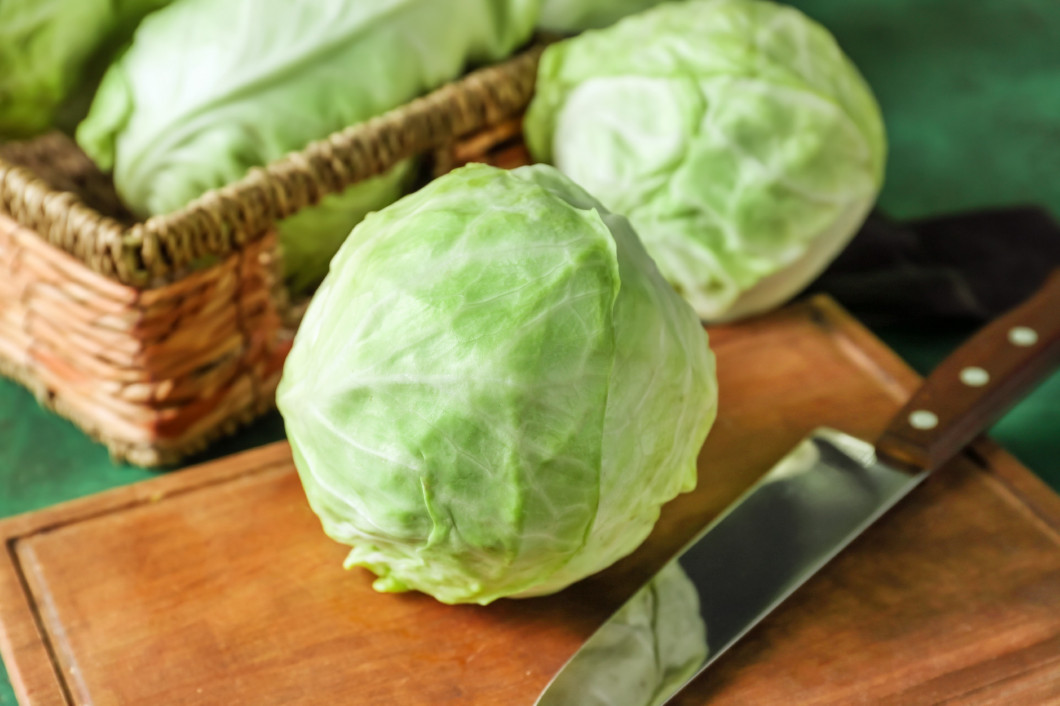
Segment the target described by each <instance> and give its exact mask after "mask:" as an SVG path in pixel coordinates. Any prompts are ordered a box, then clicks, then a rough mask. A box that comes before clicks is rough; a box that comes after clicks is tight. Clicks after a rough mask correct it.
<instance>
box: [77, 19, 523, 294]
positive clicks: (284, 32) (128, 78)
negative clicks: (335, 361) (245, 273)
mask: <svg viewBox="0 0 1060 706" xmlns="http://www.w3.org/2000/svg"><path fill="white" fill-rule="evenodd" d="M537 13H538V5H537V0H372V1H365V0H297V1H296V0H177V1H176V2H174V3H173V4H172V5H169V6H168V7H166V8H165V9H163V10H160V11H159V12H157V13H155V14H153V15H151V16H150V17H148V18H147V19H146V20H145V21H144V22H143V23H142V24H141V26H140V27H139V29H138V30H137V32H136V35H135V37H134V39H133V43H132V45H131V47H130V48H129V50H128V51H127V52H126V53H125V54H124V55H123V57H122V58H121V59H120V61H118V62H117V63H116V64H115V65H114V66H112V67H111V69H110V70H109V71H108V72H107V74H106V75H105V76H104V79H103V82H102V84H101V86H100V89H99V92H98V93H97V95H96V98H95V100H94V101H93V104H92V108H91V111H90V112H89V115H88V117H87V118H86V119H85V120H84V121H83V122H82V123H81V125H80V126H79V127H78V131H77V139H78V142H79V143H80V145H81V146H82V148H84V150H85V152H86V153H87V154H88V155H89V156H90V157H92V159H93V160H94V161H95V162H96V163H97V164H98V165H99V166H100V167H101V168H103V169H107V170H110V169H113V172H114V182H115V185H116V186H117V189H118V192H119V194H120V195H121V196H122V199H123V200H124V201H125V202H126V203H127V204H128V205H129V207H130V208H132V209H133V210H134V211H135V212H136V213H137V214H138V215H140V216H148V215H152V214H160V213H168V212H170V211H173V210H176V209H178V208H180V207H182V206H184V205H185V204H187V203H188V202H189V201H191V200H193V199H195V198H196V197H198V196H200V195H202V194H203V193H205V192H206V191H209V190H211V189H215V188H218V187H221V186H224V185H225V184H229V183H231V182H233V181H236V180H237V179H240V178H242V177H243V176H244V175H245V174H246V172H247V170H248V169H249V168H251V167H254V166H259V165H263V164H267V163H269V162H271V161H274V160H276V159H279V158H281V157H283V156H285V155H287V154H288V153H290V152H293V151H297V150H301V149H302V148H304V147H305V146H306V145H307V144H308V143H309V142H311V141H313V140H319V139H322V138H324V137H327V136H328V135H330V134H331V133H333V132H335V131H337V130H341V129H343V128H345V127H347V126H350V125H354V124H356V123H360V122H363V121H365V120H368V119H369V118H372V117H375V116H377V115H379V114H381V113H384V112H386V111H388V110H390V109H392V108H396V107H397V106H399V105H402V104H404V103H406V102H408V101H409V100H411V99H413V98H415V97H417V96H419V95H420V94H422V93H424V92H426V91H428V90H430V89H433V88H436V87H438V86H440V85H442V84H443V83H445V82H447V81H450V80H452V79H454V78H457V77H458V76H460V75H461V74H462V73H463V72H464V71H466V70H467V69H468V68H469V67H470V66H472V65H475V64H481V63H488V62H492V61H497V60H499V59H501V58H504V57H505V56H507V55H508V54H510V53H511V52H512V51H513V50H514V49H516V48H517V47H518V46H520V45H521V44H522V43H524V42H525V41H526V40H527V39H528V38H529V36H530V34H531V33H532V31H533V26H534V22H535V21H536V19H537ZM410 173H411V168H410V165H409V164H408V163H403V164H401V165H399V166H398V167H396V168H394V169H392V170H391V171H389V172H387V173H386V174H384V175H382V176H380V177H377V178H375V179H371V180H367V181H364V182H360V183H358V184H354V185H353V186H352V187H350V188H349V189H347V190H346V191H344V192H343V193H342V194H340V195H333V196H330V197H328V198H327V199H325V201H324V203H323V204H322V205H321V206H320V207H319V208H310V209H305V210H303V211H300V212H298V213H297V214H296V215H295V216H294V217H293V218H292V219H290V220H288V221H285V222H283V223H281V224H280V227H279V236H280V241H281V243H282V245H283V248H284V251H285V255H284V259H285V266H286V269H287V278H288V282H289V284H290V285H291V286H292V287H293V288H295V289H296V290H297V289H303V288H306V287H309V286H311V285H313V284H316V283H317V282H319V280H320V279H321V278H323V276H324V274H325V273H326V272H327V265H328V262H329V261H330V259H331V257H332V256H333V255H334V254H335V251H336V250H337V249H338V246H339V245H340V244H341V242H342V239H343V238H345V236H346V235H348V234H349V232H350V229H351V228H352V227H353V225H354V224H355V223H356V222H357V221H359V220H360V219H361V218H362V217H363V216H364V214H365V213H367V212H368V211H371V210H374V209H377V208H381V207H383V206H385V205H386V204H388V203H390V202H392V201H394V200H395V199H397V198H398V197H399V196H400V195H401V194H402V193H404V191H405V189H406V187H407V185H408V182H409V179H408V177H409V175H410Z"/></svg>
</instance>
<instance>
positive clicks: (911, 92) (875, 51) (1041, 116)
mask: <svg viewBox="0 0 1060 706" xmlns="http://www.w3.org/2000/svg"><path fill="white" fill-rule="evenodd" d="M794 4H795V5H796V6H798V7H800V8H802V9H803V10H804V11H806V12H807V13H808V14H810V15H811V16H813V17H815V18H816V19H818V20H820V21H821V22H822V23H823V24H824V25H826V26H827V27H829V28H830V29H831V30H832V31H833V32H834V33H835V34H836V36H837V37H838V38H839V41H840V43H841V44H842V45H843V46H844V48H845V49H846V51H847V52H848V53H849V54H850V56H851V57H852V58H853V59H854V61H855V63H857V64H858V66H859V67H860V68H861V69H862V71H863V73H864V74H865V77H866V78H867V79H868V81H869V83H870V84H871V85H872V86H873V88H874V89H875V91H876V94H877V96H878V98H879V100H880V103H881V105H882V107H883V111H884V116H885V120H886V123H887V128H888V134H889V139H890V145H891V148H890V159H889V164H888V170H887V183H886V186H885V188H884V190H883V193H882V195H881V198H880V206H881V209H882V210H883V211H884V212H886V213H887V214H889V215H891V216H893V217H897V218H915V217H919V216H928V215H940V214H946V213H951V212H954V211H959V210H964V209H971V208H979V207H987V206H1004V205H1017V204H1020V205H1022V204H1039V205H1042V206H1045V207H1047V208H1048V209H1049V210H1050V211H1051V212H1052V214H1053V215H1054V216H1056V217H1058V218H1060V3H1057V2H1056V0H978V1H975V2H968V0H798V1H797V2H795V3H794ZM876 333H878V334H879V335H880V336H881V337H882V338H883V340H884V341H885V342H886V343H888V344H889V345H890V346H891V347H892V348H894V349H895V350H896V351H897V352H898V353H899V354H900V355H901V356H903V357H904V358H905V359H906V360H907V361H909V363H910V364H911V365H912V366H913V367H914V368H916V369H917V370H919V371H921V372H924V371H926V370H927V369H929V368H930V367H932V366H933V365H934V364H935V363H936V362H938V361H939V360H940V359H941V357H942V356H944V355H945V354H946V353H947V352H949V351H950V350H952V348H953V347H954V346H955V345H956V344H957V343H958V342H959V341H960V340H961V339H962V338H963V337H964V336H966V335H968V334H969V333H970V331H969V330H964V329H961V328H957V327H951V328H946V329H944V330H937V329H936V330H932V331H923V330H914V329H902V328H890V329H886V330H878V331H877V332H876ZM991 433H992V435H993V436H994V438H995V439H996V440H998V441H999V442H1000V443H1001V444H1002V445H1004V446H1005V447H1006V448H1007V449H1008V450H1009V451H1010V452H1012V453H1013V454H1014V455H1015V456H1016V457H1017V458H1018V459H1020V460H1021V461H1022V462H1023V463H1024V464H1025V465H1026V466H1028V467H1029V468H1030V469H1031V470H1033V471H1034V472H1036V473H1037V474H1039V475H1040V477H1042V478H1043V479H1045V481H1046V482H1048V483H1050V484H1051V485H1052V486H1053V487H1054V488H1057V489H1060V461H1058V459H1060V375H1054V376H1053V377H1052V378H1051V379H1050V380H1049V381H1047V383H1046V384H1045V385H1043V386H1042V387H1041V388H1039V389H1038V390H1037V391H1036V392H1034V393H1033V394H1032V395H1031V396H1030V397H1028V398H1027V399H1026V400H1025V401H1023V402H1022V403H1021V404H1020V405H1019V406H1017V407H1016V408H1015V409H1014V410H1012V411H1011V412H1010V413H1009V414H1008V415H1006V416H1005V417H1004V419H1002V421H1001V422H1000V423H998V424H997V425H996V426H995V427H994V429H993V430H992V431H991ZM282 437H283V425H282V422H281V420H280V419H279V417H278V415H276V414H275V413H273V414H271V415H269V416H267V417H266V418H264V419H263V420H261V421H260V422H258V423H256V424H255V425H253V426H252V427H251V428H249V429H247V430H246V431H244V432H242V433H240V434H239V435H238V436H237V437H235V438H233V439H231V440H228V441H226V442H224V443H222V444H219V445H217V446H215V447H213V448H212V449H211V450H210V452H209V454H207V455H205V456H202V457H199V458H197V459H193V460H192V461H193V462H195V461H202V460H206V459H207V458H212V457H216V456H220V455H225V454H228V453H233V452H235V451H238V450H241V449H245V448H250V447H253V446H256V445H259V444H262V443H265V442H268V441H273V440H276V439H280V438H282ZM158 473H159V471H148V470H144V469H139V468H132V467H128V466H121V465H116V464H114V463H112V462H111V460H110V459H109V457H108V455H107V452H106V450H105V449H104V448H103V447H102V446H99V445H97V444H95V443H93V442H92V441H90V440H89V439H88V438H86V437H85V436H84V435H83V434H82V433H81V432H79V431H78V430H77V429H76V428H75V427H74V426H73V425H71V424H70V423H69V422H66V421H65V420H63V419H61V418H59V417H57V416H55V415H53V414H51V413H49V412H47V411H45V410H43V409H42V408H40V407H39V406H38V405H37V403H36V401H35V400H34V398H33V397H32V395H30V394H29V393H28V392H26V391H25V390H23V389H22V388H20V387H18V386H17V385H15V384H14V383H11V382H8V381H6V380H0V517H4V516H8V515H13V514H17V513H21V512H26V511H30V510H34V509H38V508H41V507H45V506H48V505H52V504H55V503H58V502H61V501H64V500H69V499H72V498H76V497H80V496H83V495H87V494H90V493H95V492H98V491H102V490H105V489H108V488H113V487H116V486H119V485H123V484H127V483H133V482H136V481H139V480H143V479H146V478H150V477H152V476H154V475H157V474H158ZM14 703H15V700H14V696H13V694H12V691H11V689H10V685H9V684H8V682H7V681H6V679H5V676H4V673H3V671H2V670H0V706H9V705H13V704H14Z"/></svg>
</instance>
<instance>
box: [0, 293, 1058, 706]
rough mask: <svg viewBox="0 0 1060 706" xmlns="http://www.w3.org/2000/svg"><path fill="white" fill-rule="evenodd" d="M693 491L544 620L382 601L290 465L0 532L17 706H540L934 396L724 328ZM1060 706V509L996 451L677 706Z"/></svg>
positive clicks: (201, 474)
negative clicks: (751, 516) (611, 643)
mask: <svg viewBox="0 0 1060 706" xmlns="http://www.w3.org/2000/svg"><path fill="white" fill-rule="evenodd" d="M711 340H712V345H713V347H714V349H715V351H716V352H717V356H718V367H719V378H720V389H721V401H720V411H719V417H718V421H717V424H716V426H715V428H714V430H713V431H712V432H711V435H710V437H709V438H708V440H707V443H706V445H705V446H704V448H703V450H702V452H701V454H700V463H699V468H700V483H699V486H698V488H697V489H696V490H695V491H694V492H692V493H689V494H686V495H684V496H681V497H680V498H678V499H676V500H674V501H673V502H671V503H670V504H669V505H667V506H666V507H665V508H664V511H663V515H662V517H661V519H660V521H659V524H658V526H657V527H656V529H655V531H654V532H653V534H652V535H651V537H650V538H649V539H648V541H647V542H646V543H645V544H644V545H643V546H641V547H640V549H638V550H637V552H635V553H634V554H633V555H631V556H629V557H627V558H626V559H624V560H623V561H621V562H619V563H618V564H616V565H615V566H613V567H611V568H610V569H608V570H606V571H604V572H601V573H600V574H598V575H596V576H593V577H591V578H589V579H587V580H585V581H582V582H580V583H578V584H576V585H575V586H572V587H571V588H569V589H567V590H565V591H563V592H561V593H559V594H556V595H554V596H548V597H543V598H536V599H530V600H501V601H498V602H496V603H494V604H492V605H490V606H485V607H482V606H446V605H442V604H440V603H438V602H436V601H434V600H433V599H431V598H429V597H427V596H424V595H421V594H402V595H394V594H378V593H375V592H373V591H372V589H371V585H370V584H371V576H370V575H369V574H367V573H366V572H364V571H362V570H359V569H358V570H354V571H350V572H347V571H344V570H343V569H342V567H341V563H342V559H343V557H344V555H345V553H346V552H345V549H344V548H343V547H342V546H339V545H337V544H335V543H334V542H332V541H331V540H329V539H328V538H327V537H325V536H324V535H323V533H322V532H321V530H320V525H319V522H318V521H317V519H316V517H315V516H314V515H313V514H312V513H311V511H310V510H309V508H308V506H307V505H306V502H305V499H304V496H303V494H302V491H301V487H300V485H299V482H298V478H297V475H296V473H295V471H294V469H293V467H292V465H291V462H290V456H289V450H288V448H287V446H286V445H285V444H276V445H272V446H269V447H264V448H261V449H257V450H254V451H251V452H247V453H243V454H240V455H237V456H232V457H229V458H226V459H222V460H220V461H215V462H212V463H210V464H207V465H204V466H200V467H197V468H193V469H189V470H185V471H181V472H178V473H174V474H172V475H169V476H166V477H163V478H159V479H157V480H152V481H147V482H143V483H138V484H134V485H131V486H127V487H124V488H119V489H116V490H113V491H108V492H106V493H103V494H101V495H97V496H93V497H89V498H85V499H82V500H79V501H75V502H72V503H68V504H65V505H60V506H57V507H54V508H50V509H47V510H43V511H39V512H36V513H31V514H28V515H23V516H20V517H16V518H12V519H9V520H7V521H4V522H3V523H0V538H3V540H4V547H5V550H6V551H5V552H4V554H3V556H2V557H0V653H2V655H3V658H4V660H5V663H6V665H7V667H8V669H9V671H10V674H11V678H12V683H13V685H14V687H15V690H16V693H17V694H18V697H19V699H20V701H21V702H22V703H23V704H40V705H46V706H51V705H52V704H67V703H78V704H99V705H104V704H158V705H162V704H244V703H246V704H255V705H260V704H303V703H304V704H340V703H341V704H491V705H495V704H515V705H518V704H527V705H529V704H532V703H533V701H534V699H535V698H536V695H537V693H538V691H539V690H540V689H541V688H542V687H543V686H544V685H545V683H546V682H547V681H548V680H549V678H550V677H551V675H552V674H553V673H554V672H555V671H556V670H557V669H558V668H559V667H560V666H561V665H562V664H563V662H564V661H565V660H566V659H567V658H568V657H569V656H570V655H571V654H572V653H573V652H574V651H575V650H576V649H577V648H578V646H579V645H580V644H581V643H582V642H583V641H584V640H585V638H586V637H588V635H589V634H590V633H591V632H592V631H593V630H594V629H595V627H596V626H597V625H599V624H600V623H601V622H602V621H603V620H604V618H606V616H607V615H608V614H609V613H610V612H611V611H612V610H613V609H615V608H616V607H617V606H618V605H619V604H620V603H621V601H622V600H624V599H625V598H626V597H628V596H629V595H630V594H631V593H632V592H633V590H635V588H636V587H637V586H638V585H639V584H640V583H641V582H642V581H643V580H645V579H646V578H647V577H649V576H650V575H651V574H652V572H653V571H654V570H655V569H656V568H658V567H659V566H660V565H661V564H662V562H664V561H665V559H666V558H667V557H669V556H670V555H672V554H673V552H674V551H676V550H677V549H678V548H679V547H680V546H681V545H682V544H683V543H684V541H685V540H686V539H688V538H689V537H691V536H692V535H694V534H695V533H696V531H697V530H698V529H700V528H701V527H702V526H703V525H704V524H706V523H707V522H709V520H710V519H712V518H713V517H714V516H715V515H716V514H717V513H718V512H719V511H721V510H722V509H723V508H724V507H725V506H726V504H727V503H729V502H731V501H732V500H733V499H734V498H735V497H736V496H737V495H738V494H739V493H740V492H741V491H742V490H744V489H745V488H746V487H747V486H749V485H750V484H751V483H752V482H753V481H754V480H755V479H756V478H757V477H758V476H760V475H761V474H762V473H764V472H765V471H766V470H767V469H768V468H769V467H770V466H771V465H772V463H773V462H774V461H776V460H777V459H778V458H780V457H781V456H783V455H784V453H785V452H786V451H787V450H788V449H789V448H790V447H791V446H793V445H794V444H795V443H796V442H797V441H798V440H799V439H801V438H802V437H803V436H804V435H805V434H806V433H807V432H808V431H810V430H811V429H813V428H814V427H817V426H820V425H830V426H834V427H837V428H839V429H842V430H844V431H847V432H850V433H854V434H858V435H861V436H863V437H866V438H869V439H872V438H875V436H876V435H877V434H878V433H879V432H880V431H881V430H882V428H883V425H884V424H885V423H886V421H887V419H888V418H889V417H890V415H892V414H893V413H894V412H895V411H896V410H897V409H898V408H899V407H900V406H901V403H902V402H903V401H904V399H905V397H906V396H907V395H908V391H909V390H910V389H911V388H912V387H913V386H914V385H915V383H916V381H917V378H916V376H915V374H914V373H912V372H911V371H910V370H909V369H908V368H907V367H906V366H905V365H904V364H902V363H901V362H900V361H899V360H898V359H897V358H896V357H895V356H894V355H893V354H892V353H890V352H889V351H888V350H887V349H886V348H884V347H883V345H882V344H881V343H879V342H878V341H877V340H876V339H875V338H873V337H872V336H871V334H869V333H868V332H867V331H866V330H865V329H863V328H862V327H861V326H859V325H858V324H857V323H856V322H854V321H853V320H852V319H850V317H849V316H847V315H846V314H844V313H843V312H842V311H841V310H840V309H839V308H838V307H836V306H835V305H834V304H833V303H831V302H830V301H829V300H827V299H824V298H818V299H814V300H811V301H810V302H807V303H803V304H800V305H796V306H793V307H790V308H788V309H785V310H783V311H780V312H777V313H775V314H772V315H770V316H767V317H763V318H760V319H755V320H752V321H749V322H745V323H741V324H738V325H733V326H727V327H719V328H714V329H711ZM1051 702H1060V498H1058V496H1056V495H1055V494H1054V493H1052V491H1050V490H1049V489H1048V488H1047V487H1046V486H1044V485H1043V484H1042V483H1041V482H1040V481H1038V480H1036V478H1035V477H1034V476H1033V475H1032V474H1031V473H1030V472H1028V471H1027V470H1026V469H1024V468H1022V467H1021V466H1020V465H1019V464H1018V463H1016V462H1015V461H1014V460H1013V459H1012V458H1011V457H1010V456H1008V455H1007V454H1006V453H1005V452H1004V451H1003V450H1001V449H1000V448H998V447H997V446H996V445H994V444H992V443H991V442H989V441H988V440H980V441H978V442H977V443H976V444H975V445H974V446H973V448H972V449H970V450H969V451H967V452H966V453H964V454H963V455H961V456H960V457H958V458H957V459H956V460H955V461H954V462H952V463H950V464H947V465H946V466H945V467H944V468H943V469H941V470H940V471H939V472H938V473H937V474H936V475H935V476H933V477H932V478H930V479H929V480H928V481H927V482H926V483H925V484H924V485H922V486H921V487H920V488H918V489H917V490H915V491H914V492H913V493H912V495H911V496H910V497H908V498H907V499H906V500H904V501H903V502H902V503H901V504H900V505H899V506H898V507H897V508H895V509H894V510H893V511H891V512H890V513H889V514H888V515H886V516H885V517H884V518H883V519H881V520H880V521H879V522H878V523H877V524H876V525H874V526H873V527H872V528H870V529H869V530H868V532H866V534H864V535H863V536H862V537H861V538H859V539H858V540H856V541H855V542H854V544H853V545H852V546H851V547H849V548H848V549H847V550H846V551H844V552H843V553H842V554H841V555H840V556H839V557H838V558H837V559H836V560H835V561H834V562H833V563H832V564H830V565H829V566H828V567H826V568H825V569H824V570H823V571H822V572H821V573H820V574H818V575H817V576H816V577H815V578H813V579H811V581H810V582H809V583H808V584H807V585H806V586H805V587H804V588H803V589H801V590H800V591H799V592H798V593H797V594H796V595H795V596H794V597H792V598H791V599H789V601H788V602H787V603H785V604H784V605H783V606H781V608H779V609H778V610H777V612H775V613H774V614H773V615H772V616H770V617H769V618H767V619H766V620H765V621H764V622H763V623H762V624H761V625H760V626H759V627H757V628H756V629H755V630H753V631H752V632H751V633H750V635H749V636H748V637H747V638H745V640H744V641H743V642H741V643H740V644H739V645H737V646H736V647H735V648H733V650H732V651H731V652H729V653H728V654H727V655H725V656H723V657H722V658H721V659H719V661H718V662H717V663H716V664H715V665H714V666H713V667H712V668H711V669H710V670H709V671H708V672H707V673H706V674H704V675H703V676H701V677H700V678H699V679H698V680H696V681H695V682H694V683H693V684H692V685H691V687H690V688H689V689H687V690H686V692H685V693H684V694H683V695H682V696H681V697H679V699H678V703H681V704H703V703H711V704H762V705H765V706H768V705H770V704H857V703H868V704H903V705H904V704H935V703H947V704H995V703H997V704H1000V703H1005V704H1009V703H1034V704H1042V703H1051Z"/></svg>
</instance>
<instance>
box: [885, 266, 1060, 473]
mask: <svg viewBox="0 0 1060 706" xmlns="http://www.w3.org/2000/svg"><path fill="white" fill-rule="evenodd" d="M1058 364H1060V270H1054V271H1053V273H1052V274H1051V275H1050V276H1049V278H1048V279H1047V280H1046V282H1045V284H1044V285H1043V286H1042V287H1041V289H1039V290H1038V292H1037V293H1036V294H1035V295H1034V296H1032V297H1031V298H1030V299H1028V300H1027V301H1026V302H1024V303H1023V304H1021V305H1019V306H1018V307H1016V308H1015V309H1013V310H1011V311H1009V312H1008V313H1006V314H1004V315H1003V316H1001V317H1000V318H999V319H997V320H995V321H994V322H992V323H990V324H988V325H987V326H986V327H984V328H983V329H982V330H980V331H979V332H978V333H976V334H975V335H974V336H972V337H971V338H970V339H969V340H968V341H967V342H966V343H964V344H963V345H962V346H961V347H960V348H958V349H957V350H956V351H954V352H953V353H952V354H950V356H949V357H948V358H946V359H945V360H944V361H942V363H940V364H939V366H938V367H937V368H935V370H934V371H933V372H932V373H931V374H930V375H928V377H927V379H925V380H924V383H923V385H921V386H920V388H919V389H918V390H917V391H916V392H914V393H913V396H912V397H911V398H910V400H909V403H908V404H906V406H905V407H903V408H902V410H901V411H900V412H899V413H898V414H897V415H895V417H894V419H892V420H891V423H890V424H889V425H888V426H887V429H886V430H885V431H884V432H883V434H882V435H881V436H880V438H879V440H878V441H877V442H876V454H877V456H878V457H879V458H880V460H881V461H884V462H885V463H891V464H894V465H897V466H901V467H904V468H907V469H910V470H913V471H921V470H927V471H932V470H935V469H936V468H938V467H939V466H941V465H942V464H943V463H945V462H946V461H948V460H949V459H950V458H952V457H953V456H955V455H956V454H957V453H958V452H959V451H960V450H961V449H962V448H964V446H965V445H967V444H968V443H969V442H971V441H972V439H974V438H975V437H976V436H978V435H979V434H980V433H981V432H983V431H985V430H986V429H987V428H988V427H989V426H990V425H991V424H993V423H994V422H995V421H996V420H997V419H998V418H999V417H1000V416H1001V415H1002V414H1003V413H1004V412H1005V411H1007V410H1008V409H1009V407H1011V406H1012V405H1013V404H1015V403H1016V402H1017V401H1018V400H1019V399H1020V398H1021V397H1023V395H1024V394H1026V393H1027V392H1028V391H1029V390H1030V388H1031V387H1033V386H1034V385H1035V384H1036V383H1038V382H1040V381H1042V380H1043V379H1044V378H1045V377H1046V376H1047V375H1048V374H1049V373H1050V372H1052V371H1053V370H1054V369H1055V368H1056V367H1057V365H1058ZM1056 433H1060V429H1057V430H1056Z"/></svg>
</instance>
